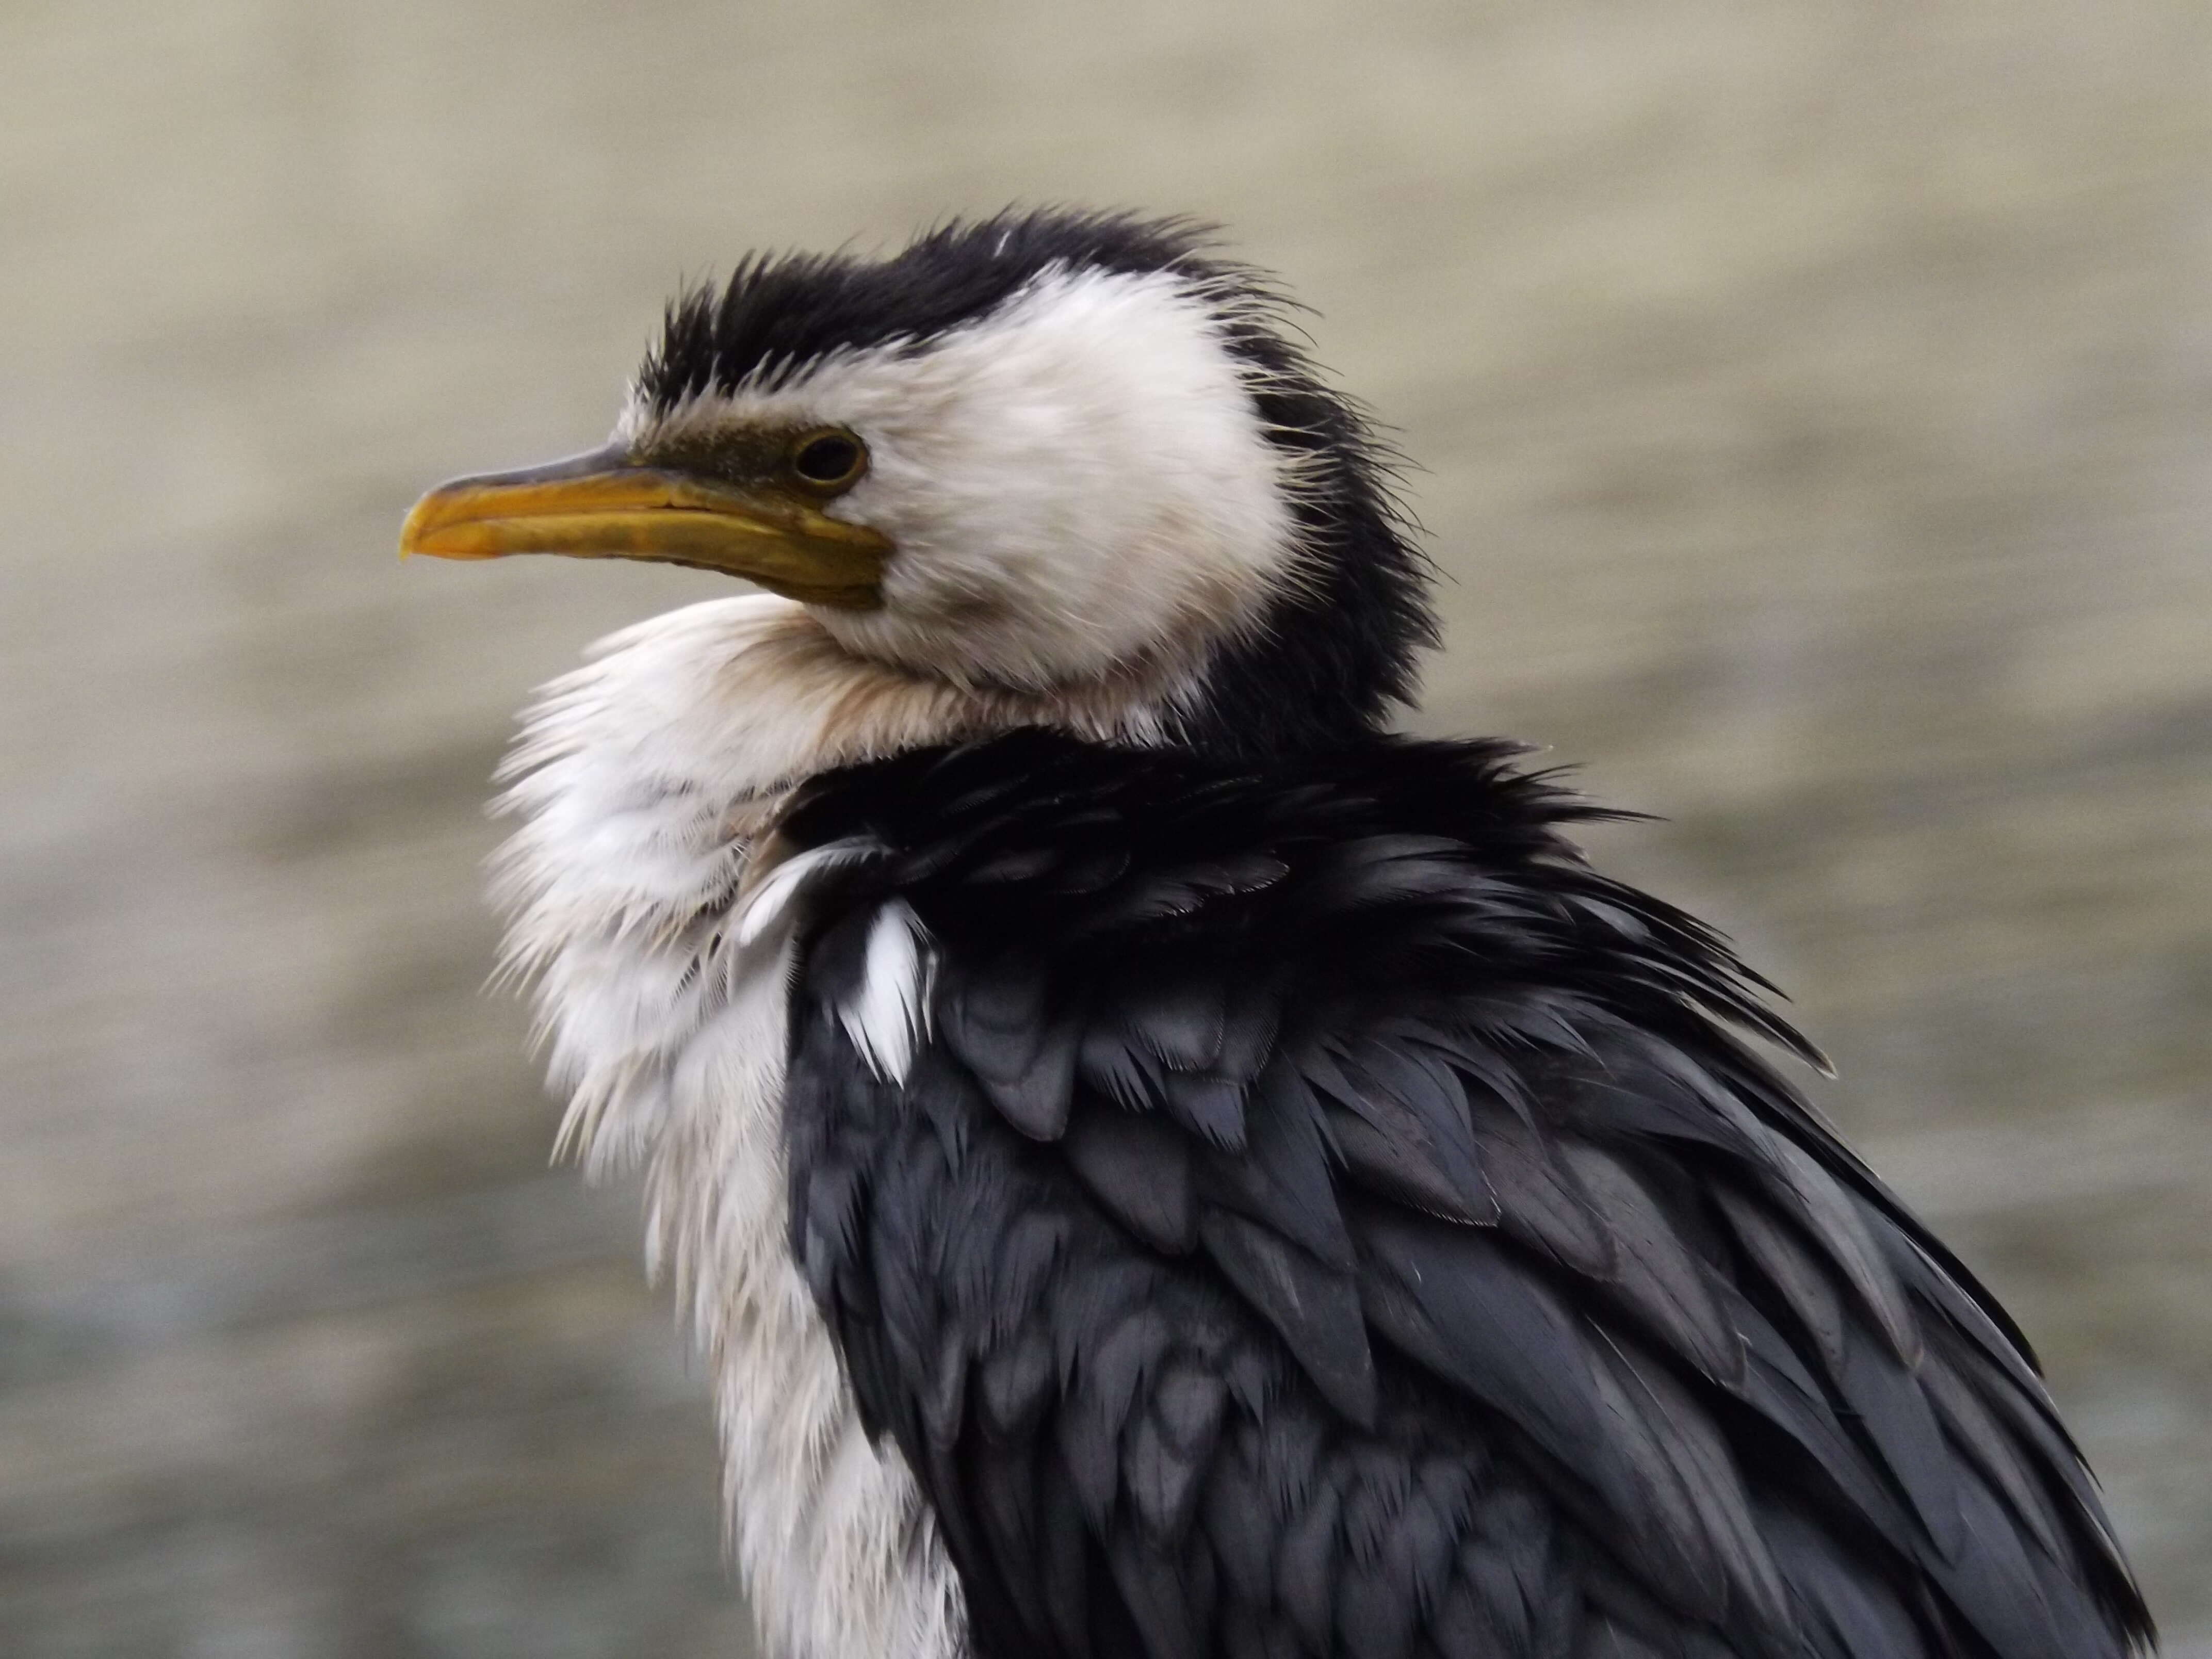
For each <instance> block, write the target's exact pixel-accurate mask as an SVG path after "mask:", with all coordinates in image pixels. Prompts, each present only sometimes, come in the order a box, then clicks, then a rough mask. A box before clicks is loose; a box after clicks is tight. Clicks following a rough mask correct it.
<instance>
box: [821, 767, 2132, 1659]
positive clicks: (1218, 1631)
mask: <svg viewBox="0 0 2212 1659" xmlns="http://www.w3.org/2000/svg"><path fill="white" fill-rule="evenodd" d="M1509 753H1510V751H1509V750H1506V749H1504V747H1503V746H1501V745H1443V744H1410V743H1396V742H1376V743H1375V744H1370V745H1366V746H1364V747H1362V748H1360V749H1358V750H1356V751H1351V752H1347V753H1345V754H1342V755H1340V756H1336V757H1333V758H1324V759H1320V760H1316V759H1312V758H1310V757H1309V758H1307V759H1304V760H1302V761H1298V762H1296V763H1289V762H1285V763H1281V766H1280V774H1279V775H1275V774H1270V773H1268V772H1266V771H1263V770H1261V769H1253V770H1251V771H1249V772H1245V773H1225V772H1223V771H1222V770H1221V769H1220V768H1219V766H1218V764H1209V763H1206V761H1204V760H1202V759H1200V758H1199V757H1194V756H1189V755H1180V756H1179V755H1174V754H1131V753H1125V752H1120V751H1113V750H1101V749H1097V748H1091V747H1086V746H1085V745H1082V744H1076V743H1073V742H1071V741H1068V740H1065V739H1060V738H1050V737H1046V736H1043V735H1042V734H1033V733H1031V734H1019V735H1018V736H1016V737H1014V738H1002V739H999V740H996V741H994V742H992V743H990V744H981V745H977V746H974V747H971V748H968V749H962V750H949V751H936V752H932V753H925V754H920V755H912V756H907V757H901V758H899V759H897V760H896V761H891V762H887V763H882V764H880V765H878V766H875V767H872V768H867V769H860V770H857V771H854V772H852V773H848V774H844V775H836V776H833V777H831V778H829V779H826V780H823V781H817V784H816V785H815V786H813V787H812V788H811V791H810V793H809V794H808V795H807V796H806V798H805V799H803V800H802V801H801V802H800V803H799V805H798V807H797V808H796V809H795V810H794V811H793V812H792V813H791V814H790V816H789V817H788V818H787V821H786V823H785V825H784V833H785V835H786V836H787V838H788V839H789V840H790V841H791V842H793V844H794V845H796V846H799V847H805V846H810V845H819V844H823V843H825V842H829V841H833V840H842V839H847V838H854V837H860V838H865V839H866V840H869V841H871V842H874V843H876V844H878V846H879V847H881V848H883V849H884V856H882V857H878V858H876V859H873V860H868V861H866V862H865V863H859V864H850V865H848V866H843V867H842V868H840V869H838V870H837V871H836V872H835V873H834V874H833V875H826V876H824V877H823V878H819V880H817V883H816V884H815V885H814V886H812V887H811V888H810V890H809V893H808V901H807V902H808V903H809V904H810V906H811V912H810V914H811V917H812V922H811V931H810V933H809V935H808V946H807V951H806V955H805V962H804V964H803V969H802V973H801V977H800V980H799V986H798V994H797V1001H796V1012H795V1013H794V1024H793V1054H792V1061H791V1072H790V1084H789V1090H788V1095H787V1133H788V1141H789V1146H788V1150H789V1154H790V1181H791V1192H792V1245H793V1249H794V1251H795V1252H796V1253H797V1255H798V1257H799V1262H800V1265H801V1267H802V1268H803V1270H804V1272H805V1276H806V1279H807V1283H808V1284H809V1285H811V1287H812V1289H813V1291H814V1294H815V1295H816V1297H817V1299H818V1301H819V1303H820V1304H821V1306H822V1309H823V1313H824V1315H825V1316H826V1318H827V1319H828V1321H829V1326H830V1328H831V1330H832V1332H833V1334H835V1336H836V1340H837V1341H838V1343H839V1344H840V1346H841V1349H842V1352H843V1354H844V1357H845V1361H846V1364H847V1368H848V1374H849V1376H850V1377H851V1380H852V1383H853V1387H854V1392H855V1394H856V1395H858V1396H859V1399H860V1403H861V1406H862V1409H863V1411H864V1413H865V1415H866V1420H867V1421H868V1422H869V1423H870V1424H871V1425H873V1426H875V1427H876V1428H878V1430H879V1431H882V1432H884V1433H885V1434H887V1435H888V1436H889V1437H890V1438H891V1439H893V1440H894V1441H895V1442H896V1444H897V1445H898V1447H899V1449H900V1451H901V1452H902V1454H903V1455H904V1456H905V1458H906V1460H907V1462H908V1464H909V1465H910V1466H911V1467H912V1468H913V1469H914V1471H915V1475H916V1478H917V1479H918V1480H919V1481H920V1482H921V1486H922V1488H923V1490H924V1492H926V1493H927V1497H928V1498H929V1500H930V1502H931V1504H932V1505H933V1508H934V1509H935V1510H936V1512H937V1515H938V1517H939V1522H940V1523H941V1527H942V1533H943V1536H944V1538H945V1543H946V1547H947V1548H948V1549H949V1550H950V1552H951V1555H952V1558H953V1560H954V1562H955V1564H956V1565H957V1568H958V1570H959V1571H960V1573H961V1577H962V1580H963V1585H964V1587H965V1589H966V1593H967V1600H968V1609H969V1626H970V1631H971V1636H972V1639H973V1641H974V1644H975V1649H976V1650H977V1652H978V1653H979V1654H981V1655H983V1656H986V1659H1002V1656H1003V1659H1012V1656H1016V1655H1021V1656H1030V1655H1067V1656H1078V1655H1081V1656H1093V1655H1095V1656H1099V1659H1106V1656H1115V1659H1120V1656H1123V1655H1135V1654H1139V1653H1142V1654H1144V1655H1146V1656H1150V1659H1212V1656H1216V1655H1222V1656H1232V1659H1324V1656H1328V1659H1334V1656H1344V1659H1486V1656H1513V1659H1533V1656H1555V1659H1569V1656H1583V1655H1590V1656H1595V1655H1601V1654H1602V1655H1650V1656H1692V1655H1695V1656H1711V1659H1722V1656H1737V1659H1744V1656H1765V1655H1776V1656H1780V1655H1808V1654H1809V1655H1814V1656H1820V1659H1861V1656H1868V1655H1884V1656H1891V1655H1894V1656H1899V1659H1916V1656H1922V1659H1939V1656H1960V1659H1966V1656H1972V1659H2097V1656H2110V1659H2118V1656H2121V1655H2124V1654H2125V1653H2127V1652H2129V1651H2130V1650H2133V1649H2135V1648H2137V1647H2140V1646H2142V1645H2144V1644H2147V1643H2148V1638H2149V1626H2148V1619H2147V1616H2146V1615H2145V1613H2144V1612H2143V1609H2142V1604H2141V1601H2140V1600H2139V1599H2138V1598H2137V1596H2136V1591H2135V1589H2134V1587H2133V1585H2132V1583H2131V1581H2130V1578H2129V1577H2128V1573H2127V1570H2126V1567H2125V1565H2124V1562H2123V1561H2122V1560H2121V1559H2120V1556H2119V1554H2118V1550H2117V1548H2116V1547H2114V1545H2113V1544H2112V1537H2111V1531H2110V1528H2109V1526H2108V1524H2107V1523H2106V1520H2105V1518H2104V1516H2103V1514H2102V1512H2101V1510H2100V1508H2099V1506H2098V1502H2097V1498H2096V1496H2095V1493H2094V1490H2093V1485H2092V1483H2091V1482H2090V1480H2089V1478H2088V1475H2087V1471H2086V1470H2085V1469H2084V1468H2082V1467H2081V1462H2080V1459H2079V1456H2078V1454H2077V1453H2076V1452H2075V1449H2074V1448H2073V1446H2072V1443H2070V1442H2069V1440H2068V1439H2067V1437H2066V1436H2065V1432H2064V1430H2063V1427H2062V1426H2061V1425H2060V1424H2059V1423H2058V1420H2057V1416H2056V1414H2055V1413H2054V1412H2053V1410H2052V1408H2051V1403H2050V1401H2049V1399H2048V1396H2047V1395H2045V1393H2044V1391H2043V1389H2042V1385H2041V1383H2040V1382H2039V1378H2038V1376H2037V1374H2036V1371H2035V1369H2034V1364H2033V1356H2032V1355H2031V1354H2030V1352H2028V1350H2027V1346H2026V1345H2025V1343H2024V1342H2023V1341H2022V1340H2021V1339H2020V1337H2019V1335H2018V1333H2017V1332H2016V1331H2015V1329H2014V1328H2012V1326H2011V1324H2010V1322H2008V1320H2006V1318H2005V1317H2004V1315H2003V1313H2002V1310H2000V1309H1999V1308H1998V1307H1997V1306H1996V1304H1995V1303H1994V1302H1993V1301H1992V1300H1991V1299H1990V1297H1989V1296H1988V1294H1987V1292H1986V1291H1983V1290H1982V1289H1981V1288H1980V1287H1979V1286H1978V1285H1976V1284H1975V1283H1974V1281H1973V1280H1972V1278H1971V1276H1969V1275H1968V1274H1967V1273H1966V1270H1965V1269H1964V1268H1963V1267H1960V1265H1959V1264H1958V1262H1957V1261H1955V1260H1954V1258H1952V1257H1951V1256H1950V1255H1948V1252H1946V1251H1944V1250H1943V1249H1942V1246H1941V1245H1940V1244H1938V1243H1936V1241H1934V1240H1933V1239H1932V1238H1930V1237H1929V1236H1928V1235H1927V1234H1926V1233H1925V1232H1924V1231H1923V1230H1922V1229H1921V1228H1920V1227H1919V1226H1918V1225H1917V1223H1916V1222H1914V1221H1913V1220H1912V1218H1911V1217H1910V1216H1909V1215H1908V1214H1907V1213H1906V1212H1905V1210H1904V1209H1903V1207H1902V1206H1900V1205H1899V1203H1898V1201H1897V1200H1895V1199H1894V1198H1893V1196H1892V1195H1891V1194H1889V1193H1888V1192H1887V1190H1886V1189H1885V1188H1882V1186H1881V1183H1880V1182H1878V1181H1877V1180H1876V1179H1875V1177H1874V1176H1872V1175H1871V1174H1870V1173H1869V1172H1868V1171H1867V1170H1866V1169H1865V1168H1864V1166H1863V1165H1862V1164H1859V1163H1858V1161H1857V1159H1856V1158H1852V1156H1851V1155H1850V1153H1849V1152H1848V1151H1846V1150H1845V1149H1844V1147H1843V1146H1841V1145H1840V1144H1839V1143H1838V1141H1837V1140H1836V1139H1835V1138H1834V1136H1833V1134H1832V1132H1831V1131H1830V1130H1829V1129H1828V1128H1827V1127H1826V1126H1825V1125H1824V1124H1823V1123H1822V1122H1821V1121H1820V1118H1819V1116H1818V1115H1817V1114H1816V1113H1814V1111H1813V1109H1811V1108H1810V1107H1809V1106H1808V1105H1807V1104H1806V1103H1804V1102H1803V1101H1802V1099H1801V1098H1800V1097H1798V1096H1796V1094H1795V1093H1794V1092H1792V1091H1791V1090H1790V1088H1789V1087H1788V1085H1785V1084H1784V1083H1783V1082H1782V1081H1781V1080H1780V1079H1778V1077H1777V1076H1776V1075H1775V1074H1774V1073H1772V1072H1771V1071H1770V1070H1769V1069H1767V1068H1766V1066H1764V1065H1763V1064H1762V1063H1761V1062H1760V1061H1759V1060H1757V1059H1755V1058H1754V1057H1753V1055H1752V1054H1750V1053H1749V1052H1748V1051H1747V1049H1745V1048H1743V1047H1741V1045H1740V1044H1739V1043H1738V1042H1736V1041H1735V1039H1734V1038H1732V1037H1731V1036H1729V1035H1728V1033H1727V1031H1726V1030H1725V1029H1724V1028H1725V1027H1726V1026H1727V1025H1730V1024H1733V1025H1735V1026H1738V1027H1741V1028H1742V1029H1745V1030H1749V1031H1752V1032H1753V1033H1756V1034H1758V1035H1759V1036H1763V1037H1765V1038H1766V1039H1769V1040H1771V1041H1773V1042H1778V1043H1779V1044H1781V1045H1782V1046H1784V1048H1789V1049H1791V1050H1793V1051H1795V1052H1796V1053H1797V1054H1799V1055H1800V1056H1802V1057H1803V1058H1805V1059H1807V1060H1810V1061H1814V1063H1818V1056H1817V1055H1816V1054H1814V1052H1813V1051H1812V1050H1811V1049H1810V1048H1809V1047H1808V1045H1806V1044H1805V1043H1804V1042H1802V1039H1799V1038H1798V1037H1796V1035H1795V1034H1794V1033H1793V1032H1791V1031H1790V1030H1789V1028H1788V1027H1787V1026H1786V1025H1785V1024H1783V1023H1782V1022H1781V1021H1780V1020H1778V1018H1776V1017H1775V1016H1774V1015H1773V1014H1772V1013H1771V1012H1769V1011H1768V1010H1767V1009H1766V1008H1765V1006H1763V1005H1762V1004H1761V1002H1760V1001H1759V992H1760V990H1761V988H1762V982H1761V981H1757V980H1756V979H1755V978H1754V977H1753V976H1752V975H1749V974H1748V973H1747V972H1746V971H1745V970H1744V969H1741V967H1740V966H1739V965H1738V964H1737V963H1735V960H1734V958H1733V957H1731V956H1729V953H1728V951H1727V949H1726V947H1725V945H1723V943H1722V941H1720V940H1719V939H1718V938H1717V936H1716V935H1714V934H1713V933H1711V931H1710V930H1708V929H1706V928H1705V927H1703V926H1702V925H1701V924H1699V923H1698V922H1696V921H1693V920H1692V919H1691V918H1688V917H1686V916H1684V915H1681V914H1680V913H1679V912H1676V911H1674V910H1673V909H1671V908H1668V907H1667V906H1665V905H1663V904H1662V903H1660V902H1657V901H1656V900H1653V899H1650V898H1649V897H1647V896H1644V895H1641V894H1638V893H1636V892H1634V891H1632V890H1628V889H1626V888H1622V887H1620V886H1618V885H1616V884H1611V883H1608V882H1606V881H1604V880H1603V879H1601V878H1599V877H1597V876H1595V875H1594V874H1592V873H1591V872H1589V870H1588V869H1587V868H1585V867H1584V866H1582V865H1581V863H1580V862H1579V860H1577V858H1576V857H1575V855H1574V854H1573V853H1572V851H1571V848H1570V847H1569V846H1568V845H1567V843H1566V842H1565V841H1564V840H1563V839H1562V837H1561V829H1562V826H1564V825H1565V824H1567V823H1571V822H1572V821H1573V820H1575V819H1576V818H1577V817H1587V816H1589V815H1590V814H1589V810H1588V809H1585V808H1582V807H1579V806H1577V805H1574V804H1573V803H1572V802H1571V801H1570V800H1568V799H1566V798H1565V797H1564V796H1562V795H1561V794H1560V793H1559V792H1558V791H1557V790H1555V789H1554V788H1553V787H1552V786H1551V785H1550V784H1549V783H1548V782H1547V781H1545V780H1543V779H1541V778H1540V777H1531V776H1529V775H1523V774H1517V773H1515V772H1513V771H1512V770H1510V768H1509V767H1508V765H1507V760H1508V757H1509ZM893 898H896V899H897V900H898V901H899V902H902V903H904V904H905V905H907V906H908V907H910V908H911V909H912V911H913V913H914V914H915V915H916V916H917V917H919V919H920V921H921V925H922V926H923V927H925V928H926V930H927V933H928V936H929V948H930V950H931V951H932V952H933V957H934V959H935V973H934V978H933V981H932V984H933V992H932V998H931V1006H930V1009H929V1013H930V1020H931V1025H930V1030H929V1032H928V1033H927V1038H926V1040H925V1041H924V1042H923V1043H922V1044H921V1048H920V1051H919V1052H918V1054H917V1055H916V1057H915V1061H914V1064H913V1066H912V1067H911V1069H910V1070H909V1072H908V1075H907V1076H906V1077H905V1079H903V1081H890V1080H885V1079H882V1078H879V1077H878V1076H877V1075H876V1073H875V1072H874V1071H873V1070H872V1068H871V1066H869V1065H867V1064H866V1063H864V1062H863V1061H862V1060H861V1059H860V1056H859V1055H858V1054H856V1053H855V1051H854V1047H853V1039H852V1037H851V1036H850V1034H849V1032H848V1029H847V1023H846V1020H845V1019H844V1018H842V1017H841V1011H842V1010H846V1009H848V1008H849V1007H850V1006H852V1004H853V1001H854V998H855V996H856V995H857V994H858V988H859V975H860V973H861V972H862V971H863V969H864V967H865V963H864V957H863V953H862V951H861V942H862V941H863V940H865V939H866V933H867V929H868V927H870V926H871V925H872V921H873V917H874V915H875V914H876V912H877V910H878V908H879V907H880V906H881V905H882V904H884V902H889V901H890V900H891V899H893Z"/></svg>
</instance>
